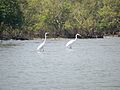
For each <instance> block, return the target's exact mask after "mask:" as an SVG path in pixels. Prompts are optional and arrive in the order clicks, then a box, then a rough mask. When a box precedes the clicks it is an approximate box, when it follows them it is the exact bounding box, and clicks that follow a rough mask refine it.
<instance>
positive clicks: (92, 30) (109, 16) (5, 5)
mask: <svg viewBox="0 0 120 90" xmlns="http://www.w3.org/2000/svg"><path fill="white" fill-rule="evenodd" d="M45 32H49V33H50V37H53V38H56V37H63V38H72V37H74V35H75V34H76V33H80V34H81V35H82V38H94V37H103V36H104V35H118V36H119V35H120V33H119V32H120V0H0V39H21V40H24V39H32V38H36V37H44V33H45Z"/></svg>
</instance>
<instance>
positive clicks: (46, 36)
mask: <svg viewBox="0 0 120 90" xmlns="http://www.w3.org/2000/svg"><path fill="white" fill-rule="evenodd" d="M46 38H47V36H46V34H45V39H44V42H46Z"/></svg>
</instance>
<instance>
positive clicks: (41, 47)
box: [37, 32, 48, 51]
mask: <svg viewBox="0 0 120 90" xmlns="http://www.w3.org/2000/svg"><path fill="white" fill-rule="evenodd" d="M47 34H48V32H46V33H45V39H44V41H43V42H42V43H41V44H40V45H39V46H38V47H37V50H43V51H44V45H45V42H46V38H47Z"/></svg>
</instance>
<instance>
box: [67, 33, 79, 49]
mask: <svg viewBox="0 0 120 90" xmlns="http://www.w3.org/2000/svg"><path fill="white" fill-rule="evenodd" d="M77 36H80V34H78V33H77V34H76V35H75V39H73V40H70V41H69V42H68V43H67V44H66V47H70V48H72V47H71V44H73V43H74V42H75V41H76V40H77Z"/></svg>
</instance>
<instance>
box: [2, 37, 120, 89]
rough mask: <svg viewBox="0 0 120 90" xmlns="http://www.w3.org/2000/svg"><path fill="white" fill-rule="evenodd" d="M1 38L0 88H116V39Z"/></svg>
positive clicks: (119, 63) (119, 57)
mask: <svg viewBox="0 0 120 90" xmlns="http://www.w3.org/2000/svg"><path fill="white" fill-rule="evenodd" d="M67 41H69V39H55V40H53V39H49V40H47V42H46V46H45V47H44V49H45V51H44V52H38V51H36V48H37V46H38V45H39V44H40V43H41V42H42V40H41V39H37V40H30V41H4V42H5V43H8V42H9V43H14V44H16V46H7V47H0V90H120V38H106V39H78V40H77V41H76V42H75V43H74V44H73V46H72V49H67V48H66V47H65V44H66V42H67Z"/></svg>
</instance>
